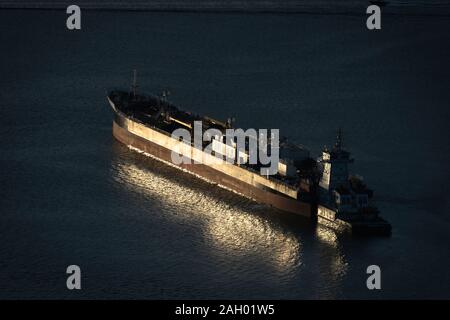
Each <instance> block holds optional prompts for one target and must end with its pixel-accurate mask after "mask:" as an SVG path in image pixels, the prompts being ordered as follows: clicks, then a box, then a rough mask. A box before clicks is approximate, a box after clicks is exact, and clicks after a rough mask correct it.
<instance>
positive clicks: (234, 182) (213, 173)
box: [113, 121, 311, 217]
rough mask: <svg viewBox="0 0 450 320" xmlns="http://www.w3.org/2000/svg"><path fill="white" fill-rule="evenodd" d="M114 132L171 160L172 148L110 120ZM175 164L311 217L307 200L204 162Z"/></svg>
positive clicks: (157, 156)
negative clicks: (253, 183)
mask: <svg viewBox="0 0 450 320" xmlns="http://www.w3.org/2000/svg"><path fill="white" fill-rule="evenodd" d="M113 135H114V137H115V138H116V139H117V140H118V141H120V142H121V143H123V144H125V145H127V146H132V147H135V148H137V149H139V150H141V151H144V152H146V153H149V154H151V155H153V156H154V157H156V158H158V159H160V160H162V161H165V162H169V163H172V161H171V150H169V149H167V148H164V147H162V146H160V145H158V144H156V143H153V142H151V141H149V140H146V139H144V138H142V137H139V136H137V135H135V134H133V133H131V132H129V131H128V130H126V129H124V128H122V127H121V126H119V125H118V124H117V123H116V122H115V121H113ZM174 165H175V164H174ZM175 166H177V167H180V168H182V169H185V170H187V171H189V172H191V173H194V174H197V175H199V176H201V177H204V178H205V179H207V180H208V181H211V182H213V183H216V184H219V185H221V186H223V187H226V188H228V189H231V190H233V191H235V192H237V193H240V194H242V195H244V196H246V197H248V198H251V199H253V200H255V201H257V202H259V203H264V204H267V205H270V206H273V207H275V208H277V209H280V210H283V211H287V212H291V213H295V214H299V215H302V216H305V217H310V216H311V205H310V204H309V203H306V202H302V201H298V200H296V199H293V198H289V197H286V196H282V195H279V194H276V193H273V192H270V191H269V190H264V189H259V188H257V187H255V186H253V185H250V184H248V183H244V182H242V181H240V180H238V179H236V178H233V177H232V176H230V175H226V174H224V173H223V172H220V171H218V170H215V169H213V168H211V167H209V166H207V165H205V164H185V163H182V164H180V165H175Z"/></svg>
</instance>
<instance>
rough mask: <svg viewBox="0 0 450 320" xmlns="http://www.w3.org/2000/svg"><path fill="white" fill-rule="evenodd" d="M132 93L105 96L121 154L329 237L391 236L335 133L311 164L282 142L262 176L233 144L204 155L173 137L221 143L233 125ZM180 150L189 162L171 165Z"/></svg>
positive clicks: (201, 149)
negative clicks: (146, 158)
mask: <svg viewBox="0 0 450 320" xmlns="http://www.w3.org/2000/svg"><path fill="white" fill-rule="evenodd" d="M136 88H137V86H136V78H134V82H133V85H132V87H131V90H111V91H110V92H108V94H107V100H108V102H109V104H110V105H111V107H112V110H113V112H114V120H113V124H112V132H113V136H114V137H115V138H116V139H117V140H118V141H119V142H121V143H123V144H125V145H126V146H128V147H130V148H132V149H137V150H139V151H141V152H145V153H146V154H148V155H150V156H152V157H154V158H156V159H157V160H160V161H162V162H164V163H166V164H168V165H171V166H175V167H177V168H179V169H182V170H185V171H187V172H189V173H192V174H194V175H196V176H197V177H200V178H202V179H205V180H207V181H208V182H210V183H212V184H214V185H217V186H220V187H222V188H225V189H228V190H230V191H233V192H235V193H238V194H240V195H242V196H245V197H247V198H250V199H252V200H254V201H256V202H259V203H262V204H266V205H268V206H271V207H275V208H277V209H279V210H281V211H285V212H290V213H294V214H297V215H301V216H304V217H306V218H309V219H311V220H312V221H314V222H319V223H322V224H325V225H327V226H329V227H331V228H334V229H338V230H342V231H351V232H353V233H363V234H380V235H389V234H390V233H391V226H390V224H389V223H388V222H387V221H385V220H384V219H383V218H381V217H380V216H379V214H378V210H377V208H376V207H375V206H374V205H373V204H372V201H371V199H372V196H373V192H372V190H370V189H368V188H367V187H366V185H365V184H364V182H363V180H362V178H360V177H358V176H351V175H349V171H348V164H350V163H351V162H352V161H353V160H352V159H350V153H349V152H348V151H346V150H344V149H343V148H342V132H341V131H340V130H339V132H338V137H337V141H336V144H335V145H334V147H333V148H332V149H331V150H328V149H324V150H323V152H322V155H321V156H320V157H319V158H317V159H314V158H312V157H311V156H310V152H309V150H307V149H306V148H305V147H304V146H301V145H298V144H294V143H291V142H289V141H288V140H287V139H286V138H282V139H280V140H279V143H278V149H277V151H278V152H279V157H278V163H277V164H276V166H277V170H276V174H271V175H263V174H261V170H260V169H261V167H262V164H261V163H252V164H250V161H248V156H249V154H248V153H247V152H245V151H244V152H243V151H242V150H238V149H237V148H236V146H235V145H233V144H231V145H230V144H229V143H228V144H226V143H225V142H223V141H222V140H221V141H218V140H213V143H212V144H210V146H211V145H212V150H210V152H206V151H205V148H206V147H207V144H209V142H202V143H201V145H198V144H197V145H195V144H193V143H190V142H186V141H184V140H183V141H180V139H179V138H178V137H174V135H173V132H174V131H175V130H177V129H184V130H187V132H192V133H193V131H194V125H195V124H198V123H200V124H201V128H202V129H201V130H202V134H203V133H204V132H206V131H207V130H208V129H215V130H218V131H220V132H222V133H223V136H225V135H226V132H227V129H230V128H232V127H233V121H232V119H228V120H227V121H220V120H217V119H213V118H211V117H208V116H200V115H197V114H192V113H190V112H187V111H183V110H180V109H179V108H178V107H176V106H175V105H173V104H172V103H170V102H169V101H168V99H167V96H168V94H167V93H166V92H163V93H162V94H161V95H159V96H155V95H145V94H138V93H137V91H136ZM247 143H248V142H247ZM180 144H182V145H183V154H182V155H183V157H186V158H189V160H192V161H183V162H181V163H178V162H176V163H175V162H174V161H173V154H174V153H179V152H180ZM269 144H270V142H269ZM230 153H231V154H232V157H231V159H234V161H231V162H230V161H229V157H228V158H226V157H225V156H226V155H229V154H230ZM225 158H226V159H225ZM205 159H206V160H209V161H205ZM174 196H176V195H174Z"/></svg>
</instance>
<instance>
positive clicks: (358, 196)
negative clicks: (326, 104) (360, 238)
mask: <svg viewBox="0 0 450 320" xmlns="http://www.w3.org/2000/svg"><path fill="white" fill-rule="evenodd" d="M317 162H318V166H319V168H320V171H321V172H322V176H321V179H320V181H319V187H318V198H319V203H318V206H317V218H318V222H319V223H322V224H325V225H327V226H331V227H333V228H334V229H338V230H351V231H352V233H356V234H381V235H390V234H391V225H390V224H389V223H388V222H387V221H386V220H384V219H383V218H381V217H380V216H379V211H378V209H377V208H376V207H375V206H374V205H373V204H372V203H371V199H372V197H373V190H371V189H369V188H367V186H366V185H365V184H364V182H363V179H362V178H361V177H358V176H350V175H349V170H348V165H349V164H350V163H352V162H353V159H351V158H350V153H349V152H348V151H346V150H344V149H343V148H342V130H340V129H339V131H338V135H337V139H336V143H335V145H334V147H333V148H332V149H331V150H328V149H327V148H326V147H325V149H324V150H323V152H322V156H321V157H319V158H318V160H317Z"/></svg>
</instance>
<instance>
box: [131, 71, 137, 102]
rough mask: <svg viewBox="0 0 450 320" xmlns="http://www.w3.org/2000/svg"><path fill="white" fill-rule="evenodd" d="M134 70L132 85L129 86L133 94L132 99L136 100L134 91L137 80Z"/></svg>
mask: <svg viewBox="0 0 450 320" xmlns="http://www.w3.org/2000/svg"><path fill="white" fill-rule="evenodd" d="M136 74H137V72H136V69H134V70H133V84H132V85H131V92H132V93H133V98H136V91H137V87H138V85H137V80H136Z"/></svg>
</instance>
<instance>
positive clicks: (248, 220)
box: [113, 160, 301, 272]
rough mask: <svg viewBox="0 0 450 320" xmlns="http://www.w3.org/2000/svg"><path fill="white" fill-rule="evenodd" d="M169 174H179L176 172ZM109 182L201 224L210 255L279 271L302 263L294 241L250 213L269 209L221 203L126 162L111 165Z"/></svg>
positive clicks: (237, 201)
mask: <svg viewBox="0 0 450 320" xmlns="http://www.w3.org/2000/svg"><path fill="white" fill-rule="evenodd" d="M152 161H154V160H152ZM154 162H155V163H156V161H154ZM156 165H160V164H159V163H156ZM172 171H173V172H172V174H175V175H176V174H177V171H176V169H172ZM113 177H114V180H115V181H116V182H118V183H120V185H121V186H124V187H125V188H127V189H128V190H130V191H132V192H137V193H139V194H143V195H145V196H149V197H152V198H154V199H156V200H158V201H159V202H160V205H161V206H162V208H163V211H167V212H169V213H173V214H172V215H171V217H172V218H174V219H177V220H181V221H182V222H186V223H191V224H198V225H201V228H202V232H203V236H204V238H205V239H206V240H208V241H210V242H211V243H212V245H213V246H214V247H215V250H213V252H217V251H219V252H218V253H219V254H225V255H227V256H228V254H230V253H232V254H233V256H239V255H240V256H246V257H248V256H255V257H256V258H258V259H259V260H263V261H264V262H267V263H268V264H269V265H271V266H273V267H274V268H275V270H277V271H280V272H289V271H292V270H294V269H296V268H297V267H298V266H299V265H300V264H301V262H300V251H301V245H300V243H299V241H298V238H297V237H295V236H294V235H293V234H292V233H289V232H287V231H286V230H282V229H281V227H278V226H276V225H273V224H271V223H270V222H268V221H266V220H265V219H263V218H262V217H260V216H258V215H257V213H254V212H255V211H256V212H258V211H260V212H263V211H264V210H267V208H265V207H263V206H259V205H257V204H254V203H253V202H250V201H249V200H246V199H243V198H241V197H238V196H237V195H234V194H228V193H225V192H224V195H225V196H226V197H229V198H228V199H221V198H219V197H218V196H217V195H210V194H208V189H207V188H208V187H211V188H213V186H212V185H211V186H209V185H207V186H206V190H202V189H201V188H205V186H203V185H202V186H201V187H199V188H197V187H192V188H191V187H189V186H187V185H186V184H182V183H178V182H177V181H176V179H172V178H171V177H165V175H161V174H157V173H154V172H152V171H149V170H146V169H141V168H139V167H137V166H136V165H134V164H130V163H113ZM174 178H177V177H174ZM214 188H215V187H214ZM226 194H227V195H226Z"/></svg>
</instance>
